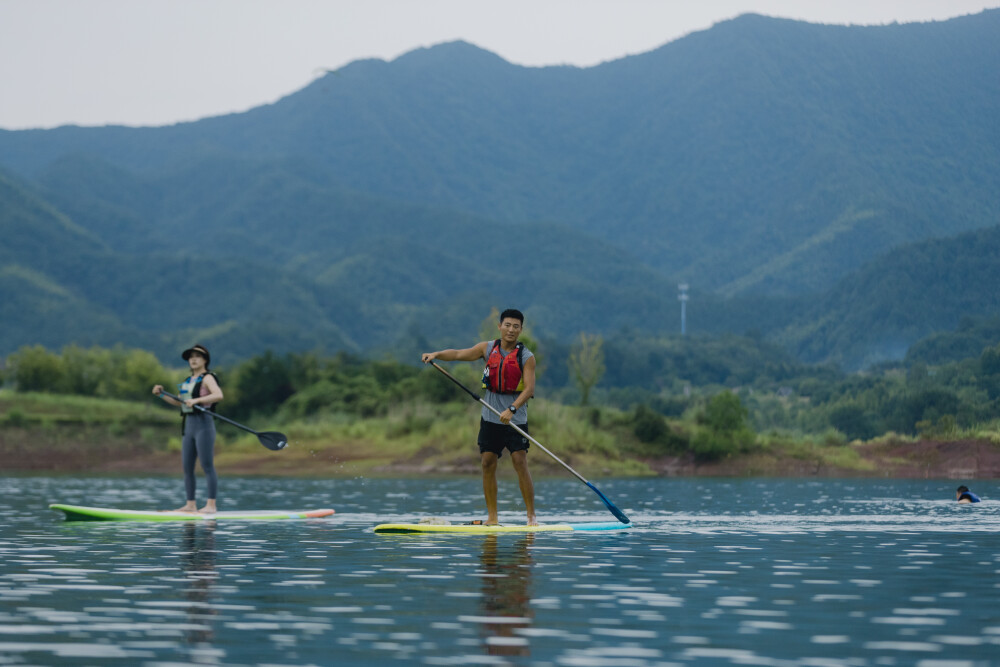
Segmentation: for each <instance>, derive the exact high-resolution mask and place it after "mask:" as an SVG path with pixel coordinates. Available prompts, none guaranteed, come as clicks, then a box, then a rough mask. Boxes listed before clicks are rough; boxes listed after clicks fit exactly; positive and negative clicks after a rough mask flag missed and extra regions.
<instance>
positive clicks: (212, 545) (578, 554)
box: [0, 477, 1000, 667]
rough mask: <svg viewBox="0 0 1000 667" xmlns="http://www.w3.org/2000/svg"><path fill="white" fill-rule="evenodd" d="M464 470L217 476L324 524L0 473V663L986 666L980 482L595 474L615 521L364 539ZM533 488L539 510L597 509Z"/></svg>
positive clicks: (586, 516)
mask: <svg viewBox="0 0 1000 667" xmlns="http://www.w3.org/2000/svg"><path fill="white" fill-rule="evenodd" d="M477 482H478V479H475V478H470V479H444V480H427V479H413V480H396V479H394V480H363V479H358V480H335V481H332V482H330V481H306V480H262V479H252V480H251V479H228V480H227V492H228V494H229V495H228V496H227V504H230V506H231V507H243V508H247V509H261V508H267V507H270V508H275V507H280V508H287V509H296V508H307V507H324V506H333V507H335V508H336V509H337V514H336V515H334V516H333V517H330V518H329V519H321V520H314V521H300V522H263V523H258V522H233V523H224V522H220V523H218V524H213V523H211V522H209V523H198V524H187V523H185V524H138V523H137V524H114V523H89V522H88V523H81V524H76V523H66V522H64V521H62V519H61V515H59V514H56V513H53V512H51V511H50V510H48V509H47V504H48V503H49V502H52V501H55V500H59V501H65V502H69V503H76V504H89V505H102V506H119V507H132V508H136V509H146V508H155V507H159V506H162V505H163V504H165V503H167V502H169V501H170V500H171V499H172V497H173V495H174V494H175V491H176V488H175V487H176V483H175V480H172V479H163V480H161V479H130V478H92V479H86V480H73V479H67V478H48V477H25V478H0V665H4V667H6V665H101V666H107V667H118V666H121V667H125V666H128V667H131V666H132V665H145V666H148V667H167V666H169V665H181V664H184V665H189V664H206V665H220V666H225V667H229V666H232V665H282V666H284V665H289V666H290V665H329V664H337V665H369V664H418V665H552V666H554V667H662V666H664V665H699V666H700V665H707V666H712V665H775V666H781V667H784V666H788V665H802V666H804V667H827V666H830V667H876V666H881V665H890V666H891V665H920V666H921V667H938V666H941V665H946V664H947V665H956V666H961V667H969V666H979V665H993V664H998V661H997V659H996V656H997V655H1000V578H998V576H997V575H998V573H1000V502H998V501H997V500H995V499H996V498H1000V483H997V482H979V483H977V484H976V485H975V487H974V488H975V490H976V491H977V492H978V493H979V494H980V495H981V496H983V497H984V498H986V500H985V501H984V502H983V503H980V504H979V505H977V506H970V505H963V506H959V505H957V504H956V503H955V502H954V500H953V498H954V492H953V489H954V486H955V483H953V482H951V481H941V482H934V481H923V480H921V481H920V482H892V481H889V482H886V481H856V480H828V481H815V480H809V481H800V480H676V479H673V480H664V479H657V480H610V481H603V482H602V483H601V485H600V486H601V488H602V490H603V491H605V492H606V493H608V495H609V497H612V498H614V499H615V502H616V504H618V505H619V506H620V507H622V508H623V509H624V510H625V511H626V512H627V513H628V514H629V515H630V516H632V517H633V519H634V521H635V523H636V525H637V528H636V529H635V530H633V531H626V532H620V533H605V534H599V533H531V534H525V535H520V536H519V535H516V534H505V535H489V536H471V535H386V536H381V535H375V534H373V533H372V532H371V527H372V526H374V525H375V524H376V523H379V522H383V521H397V520H419V519H420V518H422V517H427V516H443V518H446V519H449V520H452V521H461V520H463V519H464V518H465V517H466V516H468V514H470V513H473V512H474V511H475V510H476V509H477V505H476V502H477V501H478V499H479V498H480V493H479V489H478V486H477ZM501 483H502V484H503V483H505V481H504V480H501ZM536 486H537V489H536V496H537V500H538V504H539V507H540V508H544V514H543V515H542V519H543V520H545V521H572V522H577V521H606V520H608V515H607V513H606V511H604V509H603V507H601V506H600V503H599V501H597V502H595V499H594V496H593V493H592V492H590V490H589V489H588V488H586V487H585V486H583V485H581V484H579V483H577V482H575V481H573V480H568V481H567V480H561V479H560V480H543V481H541V482H539V483H538V484H537V485H536ZM506 496H508V497H509V498H508V501H507V503H508V504H506V505H503V504H502V505H501V507H500V510H501V520H507V521H519V520H520V519H521V517H523V510H522V509H521V508H520V507H519V504H518V501H517V494H516V493H512V494H506ZM504 497H505V494H501V498H502V499H503V498H504ZM502 502H503V501H502ZM595 505H596V507H595ZM442 508H447V509H448V510H450V511H451V512H453V513H452V514H447V513H443V512H442Z"/></svg>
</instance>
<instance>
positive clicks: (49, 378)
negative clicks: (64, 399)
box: [7, 345, 66, 393]
mask: <svg viewBox="0 0 1000 667" xmlns="http://www.w3.org/2000/svg"><path fill="white" fill-rule="evenodd" d="M7 361H8V363H9V364H10V366H11V368H12V375H13V378H14V383H15V385H16V386H17V389H18V391H47V392H53V393H62V392H65V391H66V366H65V364H64V363H63V360H62V358H61V357H59V355H57V354H55V353H53V352H49V351H48V350H46V349H45V348H44V347H43V346H41V345H34V346H30V347H29V346H27V345H26V346H24V347H22V348H21V349H19V350H18V351H17V352H15V353H14V354H12V355H10V357H8V359H7Z"/></svg>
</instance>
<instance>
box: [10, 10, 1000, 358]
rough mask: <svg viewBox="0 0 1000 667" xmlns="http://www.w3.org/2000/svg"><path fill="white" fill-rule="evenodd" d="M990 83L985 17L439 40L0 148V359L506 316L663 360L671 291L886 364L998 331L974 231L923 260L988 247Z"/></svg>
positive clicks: (812, 345)
mask: <svg viewBox="0 0 1000 667" xmlns="http://www.w3.org/2000/svg"><path fill="white" fill-rule="evenodd" d="M997 62H1000V10H993V11H987V12H983V13H981V14H978V15H974V16H968V17H962V18H958V19H954V20H950V21H946V22H939V23H929V24H908V25H890V26H882V27H841V26H821V25H810V24H805V23H800V22H795V21H788V20H781V19H772V18H765V17H761V16H754V15H747V16H743V17H740V18H737V19H734V20H731V21H726V22H724V23H720V24H718V25H716V26H715V27H713V28H711V29H709V30H706V31H703V32H699V33H695V34H692V35H689V36H687V37H685V38H683V39H680V40H677V41H675V42H672V43H669V44H667V45H665V46H663V47H661V48H660V49H657V50H655V51H653V52H650V53H646V54H641V55H637V56H631V57H628V58H623V59H621V60H618V61H614V62H609V63H605V64H602V65H600V66H597V67H591V68H583V69H581V68H572V67H544V68H524V67H518V66H515V65H512V64H510V63H507V62H505V61H503V60H502V59H500V58H499V57H497V56H495V55H493V54H490V53H488V52H485V51H483V50H481V49H478V48H476V47H474V46H472V45H470V44H465V43H451V44H443V45H439V46H435V47H432V48H428V49H420V50H417V51H414V52H412V53H409V54H406V55H404V56H402V57H400V58H398V59H396V60H394V61H392V62H383V61H378V60H368V61H360V62H356V63H353V64H351V65H348V66H346V67H344V68H342V69H340V70H338V71H336V72H331V73H329V74H327V75H326V76H324V77H322V78H320V79H318V80H317V81H315V82H314V83H313V84H311V85H310V86H308V87H306V88H305V89H303V90H301V91H299V92H297V93H295V94H293V95H290V96H288V97H287V98H285V99H282V100H280V101H278V102H277V103H275V104H271V105H266V106H263V107H259V108H257V109H253V110H251V111H248V112H246V113H241V114H233V115H229V116H224V117H219V118H211V119H205V120H201V121H197V122H192V123H184V124H179V125H174V126H169V127H160V128H121V127H106V128H78V127H64V128H59V129H55V130H45V131H41V130H32V131H17V132H9V131H0V168H4V169H7V170H8V172H7V174H6V175H4V176H3V180H2V182H0V207H2V208H0V211H2V217H0V230H2V231H4V243H3V247H2V248H0V297H2V299H0V300H2V303H3V306H2V307H3V309H4V313H5V314H7V313H11V312H17V313H23V314H24V316H23V317H21V318H14V320H13V321H12V320H10V319H7V320H6V321H5V324H6V326H5V330H4V332H3V334H2V336H0V354H2V353H4V352H10V351H11V350H13V349H16V347H17V346H18V345H21V344H29V343H36V342H42V343H46V344H50V345H57V344H60V343H67V342H74V341H75V342H80V343H83V344H89V343H102V344H111V343H114V342H117V341H123V342H127V343H130V344H135V345H139V346H142V347H145V348H147V349H153V350H156V351H157V352H158V353H159V354H167V353H168V351H169V350H173V349H175V348H176V347H177V346H178V345H183V344H186V343H188V342H191V341H192V340H194V339H198V340H201V341H202V342H204V343H206V344H209V345H214V346H215V347H217V348H222V349H225V350H227V352H226V354H232V355H235V357H237V358H239V357H246V356H249V355H252V354H255V353H259V352H260V351H261V349H262V348H264V349H276V350H278V351H292V350H304V349H317V350H322V351H325V352H333V351H336V350H340V349H346V350H351V351H357V352H362V351H368V352H371V351H375V350H378V351H379V352H384V351H390V352H391V353H399V352H400V351H403V350H410V349H411V348H415V347H417V346H418V344H421V343H424V342H426V343H428V344H431V343H433V344H441V345H449V346H451V345H460V344H461V343H463V342H466V341H468V340H469V339H471V338H473V337H474V336H475V335H476V328H477V327H478V324H479V322H480V320H481V319H482V317H483V316H485V314H486V313H488V312H489V310H490V308H491V307H501V308H502V307H505V306H508V305H516V306H518V307H520V308H522V309H523V310H524V311H525V312H526V313H527V314H528V316H529V320H530V324H531V325H532V326H533V327H535V330H536V331H537V332H538V333H539V334H540V335H544V336H547V337H550V338H558V337H564V338H569V337H572V336H573V335H575V334H576V333H578V332H580V331H591V332H597V333H603V334H606V335H611V334H615V333H616V332H621V331H622V330H623V329H634V330H640V331H644V332H646V333H649V334H653V335H662V334H664V333H673V332H677V331H678V330H679V309H678V304H677V301H676V284H677V283H678V282H679V281H685V282H688V283H690V284H691V285H692V301H691V302H690V304H689V331H691V332H693V333H699V334H705V333H713V334H718V333H726V332H735V333H739V334H742V333H745V332H751V333H753V335H755V336H763V337H765V338H770V339H772V340H775V341H778V342H780V343H781V344H784V345H788V346H790V349H793V350H794V351H795V353H796V354H797V355H799V357H800V358H802V359H805V360H809V361H824V360H834V361H836V362H838V363H842V364H844V365H845V366H846V367H857V366H859V365H863V364H865V363H868V362H873V361H878V360H880V359H885V358H900V357H901V356H902V355H903V354H905V352H906V349H907V347H908V346H909V345H910V344H911V343H913V342H914V341H916V340H918V339H919V338H921V337H923V336H925V335H928V334H930V333H933V332H935V331H942V330H948V329H950V328H954V327H955V326H956V325H957V323H958V321H959V319H960V318H961V317H962V316H963V315H969V314H971V315H977V316H978V315H984V314H988V313H990V312H995V311H996V310H997V306H998V304H997V303H995V300H994V299H993V298H992V296H991V295H989V294H987V292H986V291H985V290H983V289H980V288H978V287H977V286H976V285H974V284H973V283H975V282H976V281H977V280H980V279H981V276H980V272H986V273H987V274H988V273H989V272H991V271H993V270H994V268H993V261H994V260H993V258H992V257H991V256H989V254H988V253H983V252H979V251H981V250H983V247H982V245H981V244H982V243H990V242H993V237H992V235H990V233H989V232H983V233H986V234H987V236H986V237H983V238H980V239H979V241H980V243H979V244H977V243H975V242H972V245H969V246H968V247H964V246H963V249H962V252H966V251H969V252H973V253H977V252H979V255H978V256H979V259H978V260H976V261H975V262H974V263H973V264H970V265H969V268H968V270H966V271H964V272H963V271H952V272H951V273H945V274H938V273H934V272H935V271H949V270H950V267H949V266H948V264H947V263H946V262H944V261H943V260H941V259H940V258H934V257H931V255H934V254H935V253H936V252H938V251H937V250H934V248H940V252H942V253H947V252H951V251H950V250H947V248H949V247H950V246H949V245H948V244H952V243H957V244H959V245H962V244H964V243H967V241H965V240H962V239H966V238H967V237H964V236H958V237H956V239H957V240H956V239H951V240H947V239H949V237H953V236H955V235H957V234H962V233H964V232H967V231H969V230H977V229H984V228H988V227H992V226H994V225H997V224H1000V203H998V201H997V199H996V197H995V193H996V192H998V191H1000V124H998V123H996V118H997V117H1000V114H998V111H1000V78H998V77H997V76H996V73H995V64H996V63H997ZM977 238H978V237H977ZM928 239H946V240H944V241H933V240H932V241H928ZM920 242H927V244H928V245H926V246H920V247H925V248H927V250H926V252H925V254H928V253H929V254H928V256H927V257H923V256H920V255H919V252H922V251H919V252H918V251H917V250H914V249H913V247H911V248H910V249H908V250H900V251H898V253H893V254H890V255H888V256H885V255H884V254H885V253H887V252H890V251H892V250H893V249H894V248H899V247H900V246H905V245H906V244H912V243H920ZM936 243H942V244H944V245H941V246H936V245H935V244H936ZM994 247H995V246H994ZM900 253H901V254H900ZM913 253H918V254H917V255H914V254H913ZM914 263H915V264H914ZM918 266H919V268H917V267H918ZM862 267H863V268H862ZM859 269H860V271H859ZM855 272H857V273H855ZM901 276H906V279H902V278H901ZM982 284H985V283H984V282H983V283H982ZM942 285H947V286H948V289H950V290H952V291H951V292H949V294H956V293H961V294H962V295H963V298H961V299H958V300H955V299H951V300H950V301H949V305H948V306H947V307H946V308H944V309H942V308H939V307H938V304H939V303H940V299H941V298H942V293H940V292H937V291H935V286H942Z"/></svg>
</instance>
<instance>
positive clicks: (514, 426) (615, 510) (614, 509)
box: [431, 361, 632, 523]
mask: <svg viewBox="0 0 1000 667" xmlns="http://www.w3.org/2000/svg"><path fill="white" fill-rule="evenodd" d="M431 365H432V366H434V368H436V369H438V370H439V371H441V373H443V374H444V376H445V377H446V378H448V379H449V380H451V381H452V382H454V383H455V384H457V385H458V386H459V387H460V388H461V389H462V391H464V392H465V393H466V394H468V395H469V396H471V397H472V399H473V400H475V401H479V402H480V403H482V404H483V405H485V406H486V407H487V408H489V410H490V412H492V413H493V414H495V415H496V416H497V417H499V416H500V413H499V412H497V410H496V408H494V407H493V406H492V405H490V404H489V403H487V402H486V401H484V400H483V399H482V398H480V397H479V395H478V394H475V393H474V392H473V391H472V390H471V389H469V388H468V387H466V386H465V385H464V384H462V383H461V382H459V381H458V380H456V379H455V377H454V376H453V375H452V374H451V373H449V372H448V371H446V370H445V369H443V368H441V367H440V366H438V365H437V363H436V362H434V361H432V362H431ZM508 426H510V427H511V428H512V429H514V430H515V431H517V432H518V433H520V434H521V435H523V436H524V437H525V438H527V439H528V440H530V441H531V443H532V444H533V445H536V446H537V447H538V448H539V449H541V450H542V451H543V452H545V453H546V454H548V455H549V456H551V457H552V458H553V459H554V460H555V461H556V463H558V464H559V465H561V466H562V467H563V468H566V470H569V471H570V472H571V473H573V474H574V475H575V476H576V478H577V479H578V480H580V481H581V482H583V483H584V484H586V485H587V486H589V487H590V488H591V490H592V491H593V492H594V493H596V494H597V495H598V497H600V499H601V501H602V502H603V503H604V505H605V506H606V507H607V508H608V510H609V511H610V512H611V513H612V514H614V515H615V518H616V519H618V520H619V521H621V522H622V523H632V520H631V519H629V518H628V517H627V516H625V513H624V512H622V511H621V510H620V509H618V508H617V507H615V504H614V503H613V502H611V501H610V500H608V497H607V496H606V495H604V494H603V493H601V491H600V489H598V488H597V487H596V486H594V485H593V484H591V483H590V482H588V481H587V480H586V479H584V478H583V475H581V474H580V473H578V472H577V471H575V470H573V469H572V468H570V467H569V466H568V465H566V463H565V462H564V461H563V460H562V459H560V458H559V457H558V456H556V455H555V454H553V453H552V452H550V451H549V450H548V449H546V448H545V447H543V446H542V443H540V442H538V441H537V440H535V439H534V438H532V437H531V436H530V435H528V434H527V433H526V432H525V431H524V430H523V429H521V428H519V427H518V426H517V424H514V423H513V422H511V423H510V424H508Z"/></svg>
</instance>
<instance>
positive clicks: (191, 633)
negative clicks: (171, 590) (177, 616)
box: [180, 522, 219, 644]
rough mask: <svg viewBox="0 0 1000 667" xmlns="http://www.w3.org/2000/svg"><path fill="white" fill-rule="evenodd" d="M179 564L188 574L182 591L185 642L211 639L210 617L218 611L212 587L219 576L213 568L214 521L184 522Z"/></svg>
mask: <svg viewBox="0 0 1000 667" xmlns="http://www.w3.org/2000/svg"><path fill="white" fill-rule="evenodd" d="M181 529H182V530H181V534H182V539H181V551H180V559H181V567H182V568H183V569H184V572H185V574H186V575H187V583H186V585H185V587H184V589H183V595H184V598H185V599H186V600H188V601H189V602H190V603H191V604H190V605H189V606H188V608H187V614H188V621H190V624H191V626H192V629H190V630H188V631H187V632H186V633H185V637H186V639H187V641H188V643H191V644H198V643H202V642H210V641H211V640H212V637H213V632H212V620H213V617H214V616H216V615H217V614H218V612H217V610H215V609H214V608H213V607H212V604H211V603H212V599H211V598H212V587H213V585H214V584H215V582H216V580H217V579H218V578H219V573H218V572H217V571H216V569H215V554H216V552H215V524H214V523H201V522H199V523H185V524H182V526H181Z"/></svg>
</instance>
